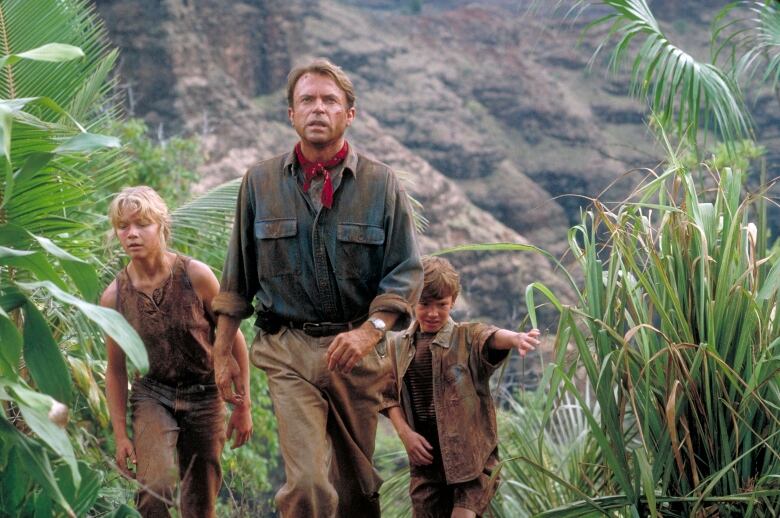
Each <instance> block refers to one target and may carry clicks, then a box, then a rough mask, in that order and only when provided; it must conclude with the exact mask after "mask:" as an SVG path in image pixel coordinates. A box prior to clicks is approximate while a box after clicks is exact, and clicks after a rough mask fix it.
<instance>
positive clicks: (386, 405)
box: [379, 333, 401, 417]
mask: <svg viewBox="0 0 780 518" xmlns="http://www.w3.org/2000/svg"><path fill="white" fill-rule="evenodd" d="M398 345H399V344H398V338H397V335H395V334H394V333H393V334H390V335H388V337H387V358H386V363H385V364H384V365H385V369H384V370H383V374H382V377H383V382H384V383H383V384H382V393H381V394H380V396H381V402H380V404H379V412H380V413H381V414H382V415H384V416H385V417H389V416H388V415H387V411H388V410H389V409H391V408H393V407H396V406H401V403H400V401H398V392H399V391H398V357H397V355H398V353H397V351H398Z"/></svg>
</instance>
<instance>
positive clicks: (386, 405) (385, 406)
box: [379, 399, 401, 417]
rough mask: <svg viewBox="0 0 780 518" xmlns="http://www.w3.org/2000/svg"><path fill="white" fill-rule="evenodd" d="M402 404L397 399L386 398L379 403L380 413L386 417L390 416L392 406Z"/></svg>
mask: <svg viewBox="0 0 780 518" xmlns="http://www.w3.org/2000/svg"><path fill="white" fill-rule="evenodd" d="M397 406H401V405H400V403H398V401H396V400H395V399H385V400H383V401H382V402H381V403H380V404H379V413H380V414H382V415H383V416H385V417H389V416H388V414H387V412H388V410H390V409H391V408H394V407H397Z"/></svg>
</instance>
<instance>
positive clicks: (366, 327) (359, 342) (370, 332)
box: [328, 323, 383, 374]
mask: <svg viewBox="0 0 780 518" xmlns="http://www.w3.org/2000/svg"><path fill="white" fill-rule="evenodd" d="M382 335H383V333H382V332H381V331H379V330H377V329H376V328H374V326H372V325H371V324H369V323H364V324H363V325H362V326H360V327H358V328H357V329H352V330H351V331H346V332H344V333H340V334H338V335H336V338H334V339H333V342H332V343H331V344H330V347H328V369H330V370H336V369H338V370H340V371H341V372H343V373H344V374H347V373H349V372H351V371H352V368H353V367H354V366H355V365H357V363H358V362H359V361H360V360H362V359H363V357H364V356H365V355H367V354H368V353H369V352H370V351H371V349H373V348H374V346H376V344H378V343H379V340H381V339H382Z"/></svg>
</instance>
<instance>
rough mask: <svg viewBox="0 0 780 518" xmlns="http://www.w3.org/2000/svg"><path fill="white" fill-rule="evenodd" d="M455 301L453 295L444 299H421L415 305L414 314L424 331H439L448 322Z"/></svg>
mask: <svg viewBox="0 0 780 518" xmlns="http://www.w3.org/2000/svg"><path fill="white" fill-rule="evenodd" d="M454 302H455V301H454V300H452V295H447V296H446V297H444V298H443V299H420V302H418V303H417V305H415V306H414V316H415V318H417V321H418V322H419V323H420V329H422V331H423V333H438V332H439V330H440V329H441V328H442V327H444V324H446V323H447V319H448V318H449V316H450V311H452V305H453V304H454Z"/></svg>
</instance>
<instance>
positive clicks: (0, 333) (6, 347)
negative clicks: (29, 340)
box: [0, 316, 22, 379]
mask: <svg viewBox="0 0 780 518" xmlns="http://www.w3.org/2000/svg"><path fill="white" fill-rule="evenodd" d="M0 344H2V345H0V377H7V378H10V379H15V378H16V377H17V374H16V369H17V368H18V365H19V360H20V359H21V357H22V335H20V334H19V331H18V330H17V329H16V326H15V325H14V323H13V322H11V320H10V319H9V318H8V317H4V316H0Z"/></svg>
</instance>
